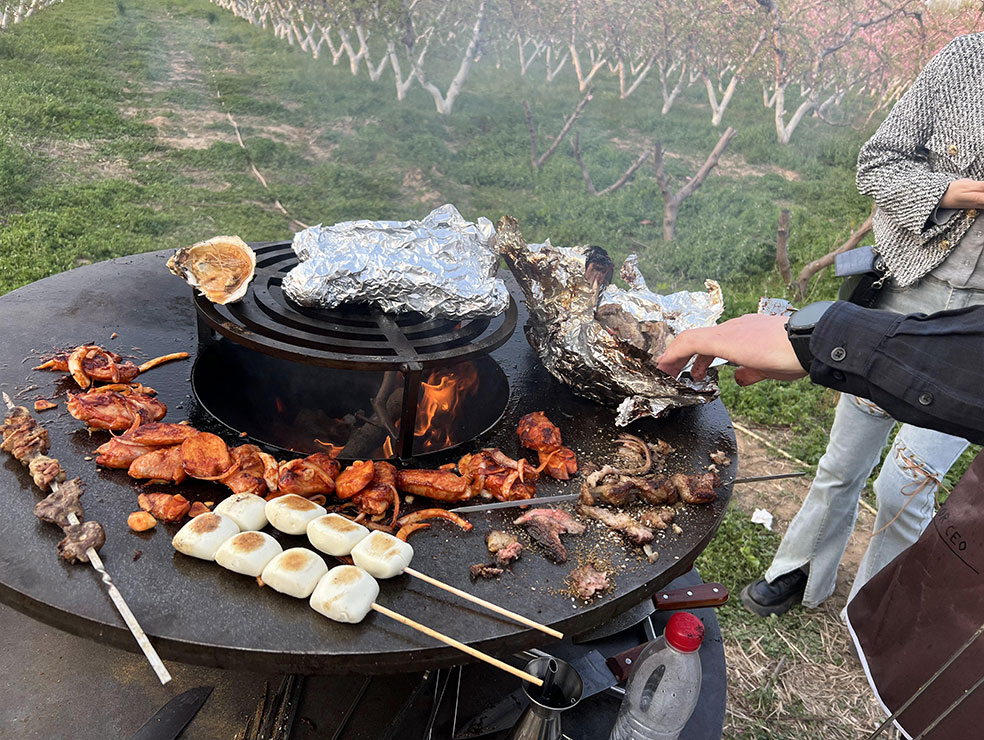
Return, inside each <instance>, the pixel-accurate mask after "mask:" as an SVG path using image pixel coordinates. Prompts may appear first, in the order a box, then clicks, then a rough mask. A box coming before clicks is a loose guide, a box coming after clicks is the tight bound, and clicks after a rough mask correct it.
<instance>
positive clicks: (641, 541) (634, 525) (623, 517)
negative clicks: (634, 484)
mask: <svg viewBox="0 0 984 740" xmlns="http://www.w3.org/2000/svg"><path fill="white" fill-rule="evenodd" d="M578 512H579V513H581V514H583V515H584V516H587V517H591V518H592V519H597V520H598V521H599V522H601V523H602V524H604V525H605V526H606V527H609V528H611V529H614V530H615V531H616V532H620V533H621V534H623V535H625V537H626V538H628V540H629V541H630V542H632V544H634V545H645V544H646V543H649V542H652V541H653V531H652V530H651V529H649V528H648V527H644V526H643V525H642V524H640V523H639V522H637V521H636V520H635V519H633V518H632V517H631V516H629V515H628V514H626V513H624V512H615V511H612V510H611V509H603V508H601V507H600V506H585V505H583V504H582V505H580V506H578Z"/></svg>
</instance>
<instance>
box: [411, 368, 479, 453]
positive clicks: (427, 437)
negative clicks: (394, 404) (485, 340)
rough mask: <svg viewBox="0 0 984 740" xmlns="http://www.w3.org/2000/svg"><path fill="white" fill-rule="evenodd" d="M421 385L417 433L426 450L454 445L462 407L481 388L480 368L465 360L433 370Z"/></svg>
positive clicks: (415, 426)
mask: <svg viewBox="0 0 984 740" xmlns="http://www.w3.org/2000/svg"><path fill="white" fill-rule="evenodd" d="M420 388H421V397H420V401H419V402H418V404H417V423H416V424H415V425H414V429H413V433H414V436H415V437H419V438H421V441H422V444H423V448H424V449H427V448H430V447H442V446H445V445H448V444H451V443H452V433H453V431H454V425H455V420H456V419H457V418H458V413H459V407H460V406H461V405H462V401H464V400H465V399H467V398H468V397H469V396H472V395H474V393H475V392H476V391H477V390H478V369H477V368H476V367H475V364H474V363H471V362H463V363H460V364H458V365H455V366H454V367H452V368H443V369H440V370H434V371H433V372H431V374H430V377H428V378H427V380H426V381H425V382H423V383H421V384H420Z"/></svg>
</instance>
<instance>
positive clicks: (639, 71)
mask: <svg viewBox="0 0 984 740" xmlns="http://www.w3.org/2000/svg"><path fill="white" fill-rule="evenodd" d="M655 62H656V55H655V54H653V55H652V56H651V57H649V60H648V61H646V62H645V64H644V65H643V64H639V65H638V66H632V65H630V69H629V72H630V73H631V74H632V75H633V76H634V77H635V79H634V80H633V81H632V82H631V83H630V84H629V85H628V87H626V80H625V62H623V61H620V62H619V64H618V91H619V97H620V98H621V99H622V100H625V99H626V98H627V97H629V96H630V95H631V94H632V93H634V92H635V91H636V89H637V88H638V87H639V85H640V84H641V83H642V81H643V80H644V79H646V75H648V74H649V70H651V69H652V68H653V64H654V63H655Z"/></svg>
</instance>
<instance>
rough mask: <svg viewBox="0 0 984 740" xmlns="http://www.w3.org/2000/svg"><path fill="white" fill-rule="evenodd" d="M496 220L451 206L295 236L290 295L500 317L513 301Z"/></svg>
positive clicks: (328, 304)
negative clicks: (501, 275)
mask: <svg viewBox="0 0 984 740" xmlns="http://www.w3.org/2000/svg"><path fill="white" fill-rule="evenodd" d="M493 235H494V230H493V227H492V222H491V221H489V220H488V219H486V218H480V219H479V220H478V223H471V222H469V221H466V220H465V219H464V218H462V216H461V214H460V213H458V211H457V209H455V207H454V206H452V205H444V206H441V207H440V208H437V209H435V210H434V211H432V212H431V213H429V214H428V215H427V216H426V217H424V218H423V219H422V220H420V221H348V222H345V223H339V224H335V225H334V226H320V225H319V226H313V227H311V228H309V229H305V230H303V231H299V232H298V233H297V234H295V235H294V252H295V253H296V254H297V257H298V259H300V264H298V265H297V266H296V267H295V268H293V269H292V270H291V271H290V272H289V273H288V274H287V275H286V277H285V278H284V282H283V288H284V292H285V293H286V294H287V296H288V298H290V299H291V300H292V301H294V302H296V303H298V304H300V305H302V306H310V307H316V308H334V307H335V306H338V305H340V304H342V303H374V304H376V305H378V306H379V307H380V308H382V310H383V311H386V312H392V313H399V312H404V311H419V312H420V313H422V314H425V315H427V316H432V317H437V316H444V317H448V318H455V319H467V318H475V317H478V316H495V315H496V314H499V313H501V312H502V311H504V310H505V309H506V307H507V306H508V305H509V291H508V290H506V286H505V284H504V283H503V282H502V280H500V279H498V278H496V276H495V275H496V270H497V269H498V264H499V257H498V255H497V254H496V253H495V250H493V249H492V247H491V244H490V242H491V239H492V236H493Z"/></svg>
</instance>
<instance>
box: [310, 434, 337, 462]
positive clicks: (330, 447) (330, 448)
mask: <svg viewBox="0 0 984 740" xmlns="http://www.w3.org/2000/svg"><path fill="white" fill-rule="evenodd" d="M314 441H315V442H317V443H318V444H319V445H321V446H322V447H327V448H328V449H327V450H325V452H327V453H328V454H329V455H331V456H332V457H338V453H339V452H341V451H342V449H343V448H342V446H341V445H336V444H332V443H331V442H322V441H321V440H320V439H318V438H317V437H315V438H314Z"/></svg>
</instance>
